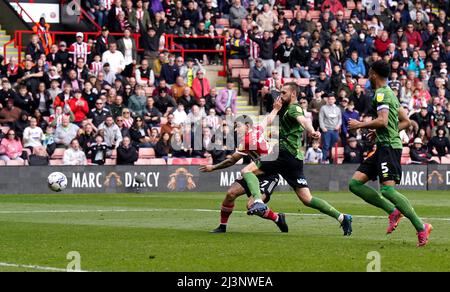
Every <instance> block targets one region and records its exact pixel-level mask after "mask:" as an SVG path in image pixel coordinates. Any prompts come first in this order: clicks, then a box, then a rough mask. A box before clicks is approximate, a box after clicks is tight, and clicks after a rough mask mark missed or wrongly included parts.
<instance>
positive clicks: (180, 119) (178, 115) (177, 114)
mask: <svg viewBox="0 0 450 292" xmlns="http://www.w3.org/2000/svg"><path fill="white" fill-rule="evenodd" d="M187 118H188V115H187V113H186V110H185V109H184V105H183V104H181V103H180V104H178V107H177V109H176V110H175V111H174V112H173V123H174V124H175V125H177V126H179V125H181V124H186V120H187Z"/></svg>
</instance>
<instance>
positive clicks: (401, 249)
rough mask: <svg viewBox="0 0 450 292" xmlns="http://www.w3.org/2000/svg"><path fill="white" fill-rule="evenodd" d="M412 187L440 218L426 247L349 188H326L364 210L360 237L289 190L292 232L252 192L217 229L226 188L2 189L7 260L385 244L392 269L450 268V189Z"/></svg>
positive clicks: (108, 264)
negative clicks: (256, 207)
mask: <svg viewBox="0 0 450 292" xmlns="http://www.w3.org/2000/svg"><path fill="white" fill-rule="evenodd" d="M405 194H406V195H407V196H408V197H409V198H410V199H411V200H412V202H413V204H414V206H415V209H416V211H417V212H418V213H419V214H420V216H422V217H427V218H429V219H427V221H429V222H430V223H432V224H433V226H434V228H435V230H434V231H433V233H432V236H431V242H430V244H429V245H428V246H426V247H425V248H416V241H417V237H416V234H415V230H414V229H413V228H412V226H411V224H410V223H409V222H408V221H407V220H403V221H402V222H401V223H400V226H399V228H398V230H397V231H395V232H394V233H393V234H392V235H390V236H386V235H385V229H386V227H387V218H386V216H385V214H383V213H382V212H381V211H379V210H377V209H375V208H373V207H370V206H368V205H366V204H365V203H364V202H362V201H361V200H360V199H359V198H356V197H354V196H353V195H351V194H348V193H321V194H320V195H319V196H320V197H321V198H323V199H326V200H328V201H329V202H330V203H332V204H333V205H334V206H335V207H336V208H338V209H339V210H342V211H343V212H346V213H351V214H354V215H362V217H359V216H355V218H354V226H353V229H354V234H353V235H352V236H351V237H350V238H346V237H343V236H342V230H340V229H339V226H338V224H337V222H336V221H334V220H333V219H330V218H328V217H326V216H321V215H318V216H316V215H314V216H311V215H308V214H317V212H315V210H312V209H309V208H306V207H304V206H303V205H301V204H300V203H299V201H298V199H297V198H296V197H295V196H294V194H289V193H287V194H281V193H275V194H274V196H273V199H272V201H271V203H270V206H271V207H272V208H273V209H274V210H276V211H283V212H286V213H289V214H288V215H287V220H288V224H289V228H290V231H289V233H288V234H281V233H280V232H279V231H278V229H277V227H276V226H275V225H274V224H273V223H272V222H270V221H267V220H262V219H260V218H259V217H250V216H247V215H245V213H244V212H243V211H244V208H245V199H244V198H240V199H239V200H238V201H237V204H236V206H237V207H236V210H237V211H239V212H235V213H234V214H233V215H232V217H231V219H230V222H229V228H228V233H227V234H209V233H208V231H209V230H211V229H213V228H215V227H216V226H217V225H218V220H219V218H218V217H219V213H218V211H217V210H218V208H219V206H220V203H221V201H222V198H223V194H219V193H215V194H206V193H197V194H189V193H164V194H163V193H148V194H120V195H117V194H101V195H68V194H56V193H55V194H50V195H1V196H0V236H1V238H0V263H12V264H19V265H39V266H44V267H54V268H60V269H65V267H66V266H67V264H68V263H69V260H67V259H66V255H67V253H68V252H70V251H78V252H79V253H80V255H81V268H82V269H83V270H89V271H366V266H367V264H368V262H369V260H367V259H366V257H367V253H368V252H370V251H377V252H379V253H380V254H381V269H382V271H450V251H449V248H450V219H447V220H446V219H445V218H450V196H449V195H448V193H445V192H431V191H430V192H418V191H415V192H405ZM364 216H380V217H375V218H373V217H364ZM0 271H38V269H34V268H23V267H2V266H0Z"/></svg>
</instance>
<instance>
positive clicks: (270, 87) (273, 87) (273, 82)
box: [264, 77, 284, 90]
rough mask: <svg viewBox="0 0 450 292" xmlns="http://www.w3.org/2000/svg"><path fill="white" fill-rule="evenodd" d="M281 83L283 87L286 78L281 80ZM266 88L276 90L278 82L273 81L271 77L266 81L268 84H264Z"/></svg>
mask: <svg viewBox="0 0 450 292" xmlns="http://www.w3.org/2000/svg"><path fill="white" fill-rule="evenodd" d="M280 82H281V85H283V84H284V78H280ZM264 86H267V87H268V88H269V90H273V89H276V80H275V79H273V78H272V77H270V78H268V79H267V80H266V83H265V84H264Z"/></svg>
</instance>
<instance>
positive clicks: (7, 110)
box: [0, 98, 22, 127]
mask: <svg viewBox="0 0 450 292" xmlns="http://www.w3.org/2000/svg"><path fill="white" fill-rule="evenodd" d="M21 113H22V111H21V110H20V109H19V108H17V107H15V106H14V99H12V98H9V99H8V100H7V102H6V107H4V108H2V110H0V125H3V126H8V127H12V125H14V123H15V122H16V121H17V120H19V118H20V114H21Z"/></svg>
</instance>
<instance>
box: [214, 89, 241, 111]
mask: <svg viewBox="0 0 450 292" xmlns="http://www.w3.org/2000/svg"><path fill="white" fill-rule="evenodd" d="M233 86H234V83H233V82H232V81H231V80H229V81H228V82H227V87H226V88H224V89H222V90H221V91H220V93H219V95H218V96H217V99H216V112H217V114H218V115H224V114H225V109H227V108H231V110H232V112H233V114H236V113H237V107H236V102H237V92H236V90H234V89H233Z"/></svg>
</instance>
